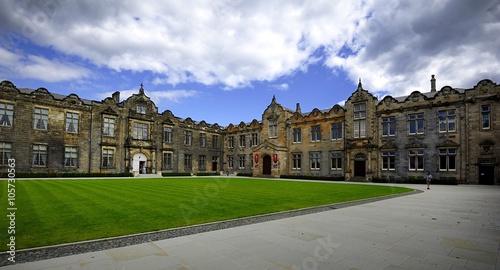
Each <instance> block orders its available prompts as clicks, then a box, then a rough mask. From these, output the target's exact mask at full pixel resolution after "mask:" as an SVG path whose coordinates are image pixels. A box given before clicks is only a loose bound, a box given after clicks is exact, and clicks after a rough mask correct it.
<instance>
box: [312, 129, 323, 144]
mask: <svg viewBox="0 0 500 270" xmlns="http://www.w3.org/2000/svg"><path fill="white" fill-rule="evenodd" d="M311 142H321V125H314V126H311Z"/></svg>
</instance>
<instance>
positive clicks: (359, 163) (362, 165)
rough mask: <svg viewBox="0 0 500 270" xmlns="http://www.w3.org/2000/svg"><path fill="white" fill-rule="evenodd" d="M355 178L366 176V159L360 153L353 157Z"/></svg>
mask: <svg viewBox="0 0 500 270" xmlns="http://www.w3.org/2000/svg"><path fill="white" fill-rule="evenodd" d="M356 176H361V177H365V176H366V157H365V155H364V154H362V153H359V154H356V156H355V157H354V177H356Z"/></svg>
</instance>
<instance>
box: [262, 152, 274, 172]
mask: <svg viewBox="0 0 500 270" xmlns="http://www.w3.org/2000/svg"><path fill="white" fill-rule="evenodd" d="M271 166H272V164H271V156H268V155H265V156H264V157H263V158H262V174H265V175H271Z"/></svg>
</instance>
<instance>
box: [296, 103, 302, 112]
mask: <svg viewBox="0 0 500 270" xmlns="http://www.w3.org/2000/svg"><path fill="white" fill-rule="evenodd" d="M295 111H296V112H298V113H302V110H300V103H297V107H296V108H295Z"/></svg>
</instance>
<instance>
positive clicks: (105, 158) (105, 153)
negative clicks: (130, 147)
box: [101, 148, 116, 169]
mask: <svg viewBox="0 0 500 270" xmlns="http://www.w3.org/2000/svg"><path fill="white" fill-rule="evenodd" d="M115 150H116V149H115V148H103V149H102V154H101V168H105V169H111V168H115V152H116V151H115Z"/></svg>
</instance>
